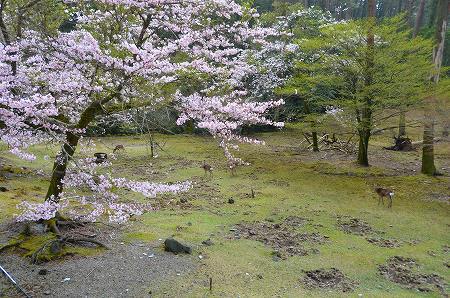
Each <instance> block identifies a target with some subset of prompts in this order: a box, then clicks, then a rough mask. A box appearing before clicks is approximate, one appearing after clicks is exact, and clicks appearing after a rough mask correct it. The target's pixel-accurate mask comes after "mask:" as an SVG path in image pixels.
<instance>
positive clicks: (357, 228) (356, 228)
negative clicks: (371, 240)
mask: <svg viewBox="0 0 450 298" xmlns="http://www.w3.org/2000/svg"><path fill="white" fill-rule="evenodd" d="M338 226H339V228H340V229H341V230H342V231H344V232H345V233H348V234H355V235H360V236H366V235H369V234H371V233H372V232H373V229H372V227H371V226H370V225H369V224H368V223H366V222H365V221H362V220H361V219H358V218H351V219H350V220H348V221H345V222H341V221H340V220H339V221H338Z"/></svg>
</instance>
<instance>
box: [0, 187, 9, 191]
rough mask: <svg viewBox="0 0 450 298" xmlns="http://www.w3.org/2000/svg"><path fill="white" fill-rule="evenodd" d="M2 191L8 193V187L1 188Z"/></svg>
mask: <svg viewBox="0 0 450 298" xmlns="http://www.w3.org/2000/svg"><path fill="white" fill-rule="evenodd" d="M0 191H1V192H6V191H8V189H7V188H6V187H4V186H0Z"/></svg>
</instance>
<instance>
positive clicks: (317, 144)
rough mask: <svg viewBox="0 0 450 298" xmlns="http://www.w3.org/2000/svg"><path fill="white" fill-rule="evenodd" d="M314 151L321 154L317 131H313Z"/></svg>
mask: <svg viewBox="0 0 450 298" xmlns="http://www.w3.org/2000/svg"><path fill="white" fill-rule="evenodd" d="M312 141H313V151H314V152H319V143H318V141H317V131H315V130H313V131H312Z"/></svg>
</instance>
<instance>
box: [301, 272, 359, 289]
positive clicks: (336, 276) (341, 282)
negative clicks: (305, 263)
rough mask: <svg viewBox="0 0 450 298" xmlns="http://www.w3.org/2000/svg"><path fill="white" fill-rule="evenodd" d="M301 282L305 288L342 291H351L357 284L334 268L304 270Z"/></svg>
mask: <svg viewBox="0 0 450 298" xmlns="http://www.w3.org/2000/svg"><path fill="white" fill-rule="evenodd" d="M302 282H303V284H304V285H305V286H306V287H307V288H315V289H333V290H340V291H342V292H351V291H353V290H354V288H355V287H356V285H357V283H356V282H355V281H352V280H351V279H349V278H348V277H346V276H345V275H344V273H342V272H341V271H340V270H338V269H336V268H331V269H329V270H326V269H316V270H311V271H305V276H304V277H303V279H302Z"/></svg>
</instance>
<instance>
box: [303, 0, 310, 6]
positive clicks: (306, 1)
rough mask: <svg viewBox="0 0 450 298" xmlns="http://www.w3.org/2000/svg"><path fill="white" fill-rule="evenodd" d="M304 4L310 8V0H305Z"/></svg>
mask: <svg viewBox="0 0 450 298" xmlns="http://www.w3.org/2000/svg"><path fill="white" fill-rule="evenodd" d="M303 6H304V7H305V8H308V7H309V0H303Z"/></svg>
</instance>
